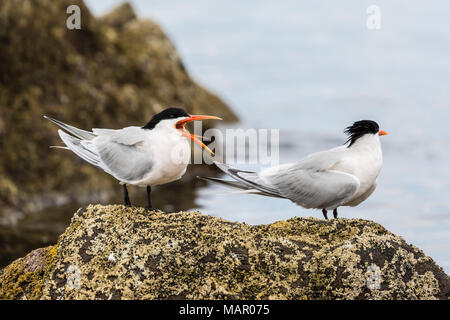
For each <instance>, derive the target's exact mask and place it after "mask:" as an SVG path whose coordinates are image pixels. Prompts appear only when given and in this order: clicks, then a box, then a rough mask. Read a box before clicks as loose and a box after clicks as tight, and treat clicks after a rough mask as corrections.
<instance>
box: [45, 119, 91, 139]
mask: <svg viewBox="0 0 450 320" xmlns="http://www.w3.org/2000/svg"><path fill="white" fill-rule="evenodd" d="M44 118H45V119H47V120H49V121H51V122H53V123H54V124H56V125H57V126H58V127H60V128H62V129H64V130H66V131H67V132H69V133H71V134H73V135H74V136H75V137H77V138H80V139H85V140H92V139H94V138H95V137H96V136H97V135H95V134H93V133H92V132H89V131H86V130H81V129H78V128H76V127H73V126H70V125H68V124H66V123H64V122H61V121H59V120H56V119H53V118H50V117H47V116H44Z"/></svg>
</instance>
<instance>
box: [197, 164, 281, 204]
mask: <svg viewBox="0 0 450 320" xmlns="http://www.w3.org/2000/svg"><path fill="white" fill-rule="evenodd" d="M214 164H215V165H216V166H217V167H218V168H219V169H220V170H222V171H223V172H224V173H225V174H227V175H228V176H230V177H232V178H233V179H234V180H235V181H230V180H223V179H219V178H210V177H198V178H200V179H203V180H207V181H211V182H215V183H218V184H222V185H225V186H227V187H232V188H237V189H241V190H244V191H242V192H245V193H253V194H259V195H264V196H269V197H276V198H283V196H282V195H281V194H280V193H279V192H278V190H276V189H275V188H273V187H272V186H270V185H267V184H266V183H265V182H264V181H262V180H261V178H259V176H258V174H257V173H256V172H252V171H244V170H238V169H234V168H232V167H230V166H228V165H226V164H224V163H220V162H217V161H214Z"/></svg>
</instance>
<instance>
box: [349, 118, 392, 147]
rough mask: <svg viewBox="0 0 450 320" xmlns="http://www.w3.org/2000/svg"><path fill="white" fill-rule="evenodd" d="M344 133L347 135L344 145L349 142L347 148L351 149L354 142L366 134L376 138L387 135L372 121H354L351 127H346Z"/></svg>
mask: <svg viewBox="0 0 450 320" xmlns="http://www.w3.org/2000/svg"><path fill="white" fill-rule="evenodd" d="M344 132H345V133H346V134H347V135H348V140H347V142H346V143H349V142H350V144H349V145H348V147H351V146H352V145H353V144H354V143H355V142H356V140H358V139H359V138H361V137H363V136H365V135H367V134H370V135H378V136H384V135H387V134H388V133H387V132H386V131H383V130H380V127H379V126H378V123H376V122H375V121H372V120H360V121H356V122H355V123H353V125H351V126H349V127H347V128H346V129H345V131H344Z"/></svg>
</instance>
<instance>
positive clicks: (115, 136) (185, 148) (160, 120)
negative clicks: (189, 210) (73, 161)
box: [44, 108, 222, 209]
mask: <svg viewBox="0 0 450 320" xmlns="http://www.w3.org/2000/svg"><path fill="white" fill-rule="evenodd" d="M44 118H46V119H48V120H50V121H52V122H53V123H55V124H56V125H58V126H59V127H61V128H62V129H64V130H65V131H67V132H68V133H70V134H67V133H66V132H64V131H63V130H58V133H59V136H60V137H61V139H62V141H63V142H64V143H65V145H66V146H67V147H62V148H64V149H70V150H72V151H73V152H74V153H75V154H76V155H78V156H79V157H81V158H82V159H83V160H85V161H87V162H89V163H90V164H92V165H94V166H97V167H99V168H100V169H102V170H103V171H105V172H107V173H109V174H110V175H112V176H113V177H114V178H116V179H117V180H119V181H120V184H122V185H123V190H124V202H125V205H127V206H130V205H131V202H130V198H129V196H128V190H127V185H133V186H138V187H146V188H147V197H148V208H149V209H153V206H152V201H151V187H152V186H156V185H160V184H165V183H168V182H172V181H174V180H178V179H180V178H181V177H182V176H183V175H184V173H185V172H186V168H187V164H188V162H189V159H190V155H191V146H190V141H189V139H190V140H192V141H194V142H195V143H197V144H199V145H201V146H202V147H203V148H205V149H207V150H208V151H209V152H211V153H213V152H212V151H211V150H210V149H209V148H208V147H207V146H206V145H204V144H203V143H202V142H201V140H199V139H198V137H197V136H195V135H193V134H190V133H189V132H188V131H187V130H186V129H185V128H184V125H185V124H186V123H188V122H191V121H195V120H205V119H215V120H222V119H221V118H218V117H214V116H202V115H189V114H187V113H186V112H185V111H184V110H182V109H178V108H168V109H165V110H164V111H162V112H160V113H158V114H156V115H155V116H154V117H153V118H152V119H151V120H150V121H149V122H148V123H147V124H146V125H145V126H143V127H136V126H133V127H126V128H123V129H118V130H114V129H92V131H85V130H81V129H78V128H75V127H73V126H70V125H67V124H65V123H63V122H61V121H58V120H55V119H52V118H50V117H47V116H44ZM60 148H61V147H60Z"/></svg>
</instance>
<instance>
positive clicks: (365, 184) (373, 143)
mask: <svg viewBox="0 0 450 320" xmlns="http://www.w3.org/2000/svg"><path fill="white" fill-rule="evenodd" d="M348 151H349V153H350V157H351V158H352V160H353V161H352V162H353V166H352V167H353V168H352V171H353V172H349V173H351V174H353V175H354V176H356V177H357V178H358V180H359V182H360V187H359V190H358V191H357V192H356V194H355V195H354V196H353V197H352V198H351V199H349V201H348V202H352V200H354V199H357V198H360V197H361V196H362V195H364V194H366V193H367V192H368V191H370V190H371V189H373V188H374V185H375V184H376V180H377V177H378V175H379V173H380V171H381V166H382V163H383V158H382V152H381V144H380V139H379V137H378V135H366V136H364V137H362V138H360V139H358V141H357V142H356V143H355V144H354V145H353V146H352V147H351V148H349V149H348ZM372 191H373V190H372Z"/></svg>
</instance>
